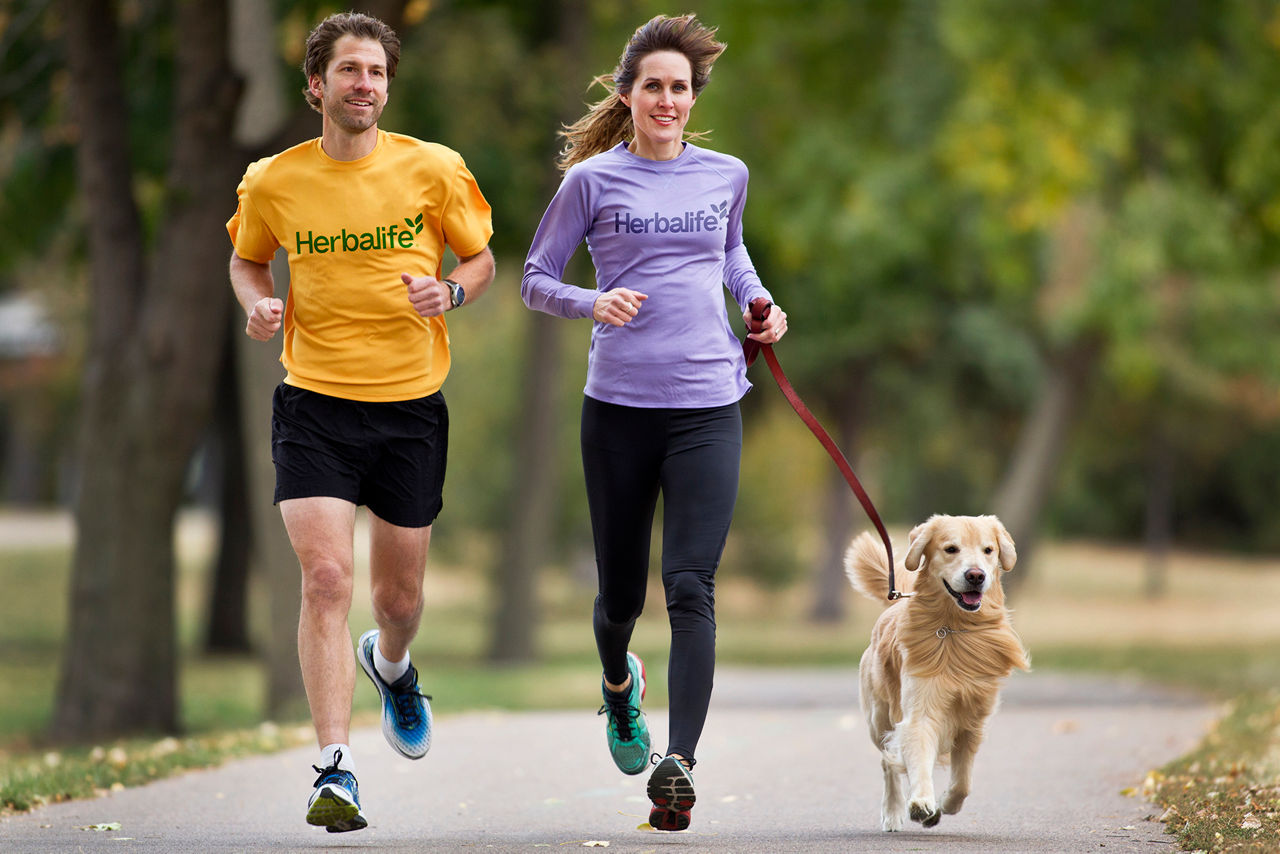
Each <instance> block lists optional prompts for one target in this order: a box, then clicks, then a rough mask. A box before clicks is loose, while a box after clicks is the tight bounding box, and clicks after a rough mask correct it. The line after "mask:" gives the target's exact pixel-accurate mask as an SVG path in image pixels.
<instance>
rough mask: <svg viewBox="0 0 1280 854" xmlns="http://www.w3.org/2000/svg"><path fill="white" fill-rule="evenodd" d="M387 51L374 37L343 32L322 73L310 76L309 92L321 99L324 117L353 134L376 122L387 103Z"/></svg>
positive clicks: (367, 128) (372, 125) (361, 131)
mask: <svg viewBox="0 0 1280 854" xmlns="http://www.w3.org/2000/svg"><path fill="white" fill-rule="evenodd" d="M387 83H388V78H387V55H386V51H384V50H383V49H382V44H381V43H379V42H378V41H376V40H374V39H363V38H359V37H358V36H352V35H346V36H343V37H342V38H340V39H338V40H337V41H336V42H335V43H334V45H333V58H332V59H331V60H330V61H329V66H328V68H326V69H325V73H324V75H323V76H322V75H318V74H314V75H312V77H311V81H310V86H311V92H312V94H313V95H315V96H316V97H317V98H319V99H320V101H321V104H322V107H323V109H324V115H325V118H326V119H328V120H329V121H330V122H332V123H333V124H335V125H336V126H337V127H339V128H341V129H342V130H344V131H347V132H348V133H352V134H358V133H363V132H364V131H367V130H369V128H372V127H374V126H376V125H377V124H378V119H379V117H381V116H382V108H383V107H385V106H386V105H387Z"/></svg>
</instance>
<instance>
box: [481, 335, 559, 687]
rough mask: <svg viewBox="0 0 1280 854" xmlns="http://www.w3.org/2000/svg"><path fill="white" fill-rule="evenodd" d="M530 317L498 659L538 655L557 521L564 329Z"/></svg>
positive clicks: (505, 541) (494, 646)
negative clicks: (543, 576)
mask: <svg viewBox="0 0 1280 854" xmlns="http://www.w3.org/2000/svg"><path fill="white" fill-rule="evenodd" d="M561 323H563V321H562V320H561V319H560V318H558V317H552V316H551V315H548V314H542V313H541V312H535V313H531V314H530V317H529V324H528V336H529V337H528V343H527V345H526V348H525V349H526V355H525V359H524V364H525V365H526V366H528V369H527V371H526V372H525V377H524V380H523V382H522V383H521V388H522V389H523V398H522V400H521V404H520V413H521V415H520V430H519V432H518V433H517V435H516V457H515V459H516V467H515V483H514V489H513V490H512V493H511V501H512V506H511V513H510V514H509V515H508V518H509V519H510V524H509V525H508V526H507V528H506V530H505V531H504V532H503V537H502V550H501V552H500V553H499V557H498V565H497V566H496V567H495V568H494V573H493V577H494V584H495V590H494V594H495V596H494V601H495V607H494V615H493V627H492V630H493V635H492V638H491V641H490V647H489V658H490V659H492V660H493V661H498V662H505V663H510V662H519V661H533V660H535V659H536V658H537V655H538V650H537V624H538V584H537V575H538V570H539V569H540V568H541V567H542V565H543V563H544V562H545V560H546V556H547V544H548V542H549V539H550V538H549V533H550V529H551V525H552V522H553V520H554V518H555V516H554V513H555V506H556V500H555V497H556V492H557V486H558V482H557V478H556V473H557V470H558V466H559V457H558V455H557V454H556V453H555V448H556V446H557V442H556V413H557V412H558V411H559V399H560V395H559V394H558V383H557V379H558V375H559V364H560V358H559V356H560V354H559V350H560V347H559V343H560V324H561Z"/></svg>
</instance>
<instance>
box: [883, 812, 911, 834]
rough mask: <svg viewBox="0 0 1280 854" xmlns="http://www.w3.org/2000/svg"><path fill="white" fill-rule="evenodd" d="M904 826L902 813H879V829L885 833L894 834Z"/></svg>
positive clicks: (904, 817)
mask: <svg viewBox="0 0 1280 854" xmlns="http://www.w3.org/2000/svg"><path fill="white" fill-rule="evenodd" d="M904 824H906V816H904V815H903V814H902V813H900V812H898V813H887V812H882V813H880V829H881V830H883V831H884V832H885V833H896V832H898V831H899V830H902V826H903V825H904Z"/></svg>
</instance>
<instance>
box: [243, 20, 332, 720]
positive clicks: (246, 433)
mask: <svg viewBox="0 0 1280 854" xmlns="http://www.w3.org/2000/svg"><path fill="white" fill-rule="evenodd" d="M231 18H232V19H231V27H232V32H233V34H234V36H233V38H232V42H231V53H232V62H233V63H234V65H235V66H236V70H237V71H238V72H239V73H240V74H241V75H242V76H243V77H244V79H245V95H244V98H243V99H242V101H241V103H240V110H239V113H238V114H237V116H236V129H235V139H236V142H238V143H239V144H240V145H242V146H243V147H245V148H246V149H248V148H253V147H256V146H259V145H263V144H264V143H265V142H266V141H267V140H273V139H276V137H277V134H279V133H280V130H281V128H283V127H285V126H286V123H287V122H288V121H289V119H290V118H291V117H292V116H295V115H296V116H299V128H300V130H302V131H303V132H302V134H301V136H300V138H301V137H302V136H306V135H307V133H308V132H309V134H310V135H313V136H314V135H315V131H316V130H317V129H318V128H319V117H318V116H317V115H316V114H315V113H314V111H312V110H311V109H310V108H309V107H307V106H306V105H305V104H302V105H301V106H299V105H297V104H296V103H295V104H294V105H293V108H292V109H290V104H289V103H288V102H286V101H285V99H284V98H283V96H282V94H281V93H282V91H283V88H284V87H283V86H282V81H281V80H280V74H279V67H278V66H277V65H276V64H275V63H271V62H262V61H261V57H263V56H269V55H271V54H272V52H273V51H274V50H275V49H276V48H275V44H274V41H273V38H272V34H273V33H274V32H275V28H274V25H275V21H274V18H273V13H272V8H271V4H270V3H269V2H268V0H232V5H231ZM308 128H309V131H307V129H308ZM296 141H299V140H289V141H288V144H292V143H293V142H296ZM234 202H235V199H234V197H228V198H227V207H228V210H230V208H231V205H233V204H234ZM226 252H227V255H228V256H229V255H230V252H231V249H230V244H226ZM271 268H272V274H273V276H274V278H275V283H276V296H278V297H280V298H281V299H285V298H287V296H288V289H289V265H288V263H287V262H286V260H285V259H284V257H283V254H282V253H277V258H276V260H274V261H273V262H272V264H271ZM226 293H227V299H228V300H230V301H231V306H232V312H233V314H232V321H231V327H232V333H231V337H232V340H233V341H234V344H233V347H234V349H235V352H236V359H235V361H236V368H237V372H238V374H237V377H238V387H239V394H240V407H239V408H240V417H241V419H242V420H241V427H242V429H241V433H242V438H243V441H244V460H245V512H246V514H247V516H248V519H249V523H248V524H249V529H250V531H251V532H252V534H251V537H250V539H251V542H252V545H251V550H250V556H249V561H250V574H251V575H252V576H253V577H256V578H258V579H261V581H262V584H263V587H264V589H265V593H266V596H265V600H266V601H265V608H263V609H262V612H261V613H257V614H251V615H250V621H251V623H252V624H253V626H254V631H253V634H254V635H256V636H257V637H258V639H259V643H260V646H261V649H262V655H263V659H264V661H265V663H266V683H267V686H266V687H267V690H266V697H267V708H266V710H265V711H266V715H267V716H268V717H269V718H271V719H273V720H291V719H294V718H297V717H302V716H305V714H306V693H305V692H304V690H303V687H302V672H301V670H300V669H299V668H298V613H299V611H300V610H301V604H302V581H301V576H300V574H299V571H298V560H297V558H296V557H295V556H294V553H293V545H292V544H291V543H290V542H289V534H288V532H287V531H286V530H285V527H284V522H283V520H282V519H281V518H280V512H279V511H278V510H276V507H275V503H274V501H273V500H272V496H273V494H274V492H275V466H274V464H273V463H272V462H271V396H272V394H273V392H274V391H275V388H276V386H277V385H279V384H280V381H281V380H283V379H284V366H283V365H281V364H280V346H281V345H280V341H279V339H278V338H277V339H275V340H274V341H272V342H270V343H267V344H263V343H261V342H258V341H254V340H253V339H251V338H249V337H248V336H247V335H245V334H244V324H245V319H244V312H243V311H242V310H241V308H240V306H239V305H238V304H237V303H236V302H235V299H234V297H233V295H232V291H231V288H230V286H229V285H228V286H227V288H226Z"/></svg>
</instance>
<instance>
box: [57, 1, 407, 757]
mask: <svg viewBox="0 0 1280 854" xmlns="http://www.w3.org/2000/svg"><path fill="white" fill-rule="evenodd" d="M404 5H405V4H404V3H403V2H393V0H387V2H382V3H373V4H370V7H371V8H370V9H369V11H370V12H371V13H373V14H380V15H381V17H383V18H384V19H385V20H387V21H388V23H391V24H392V26H397V25H399V24H400V21H401V13H402V12H403V9H404ZM169 11H170V10H169V9H168V7H167V6H166V5H165V4H159V5H157V6H156V7H152V6H148V5H145V4H144V5H142V6H136V7H129V8H128V9H125V10H117V9H116V8H115V5H114V4H113V3H111V2H109V0H87V2H83V3H79V2H76V3H70V2H69V3H66V4H65V6H64V7H63V8H62V22H63V26H64V27H65V43H66V54H67V57H68V67H69V74H70V88H71V92H72V96H73V97H72V104H73V108H74V112H73V114H72V115H73V117H74V122H75V127H76V130H77V133H78V135H79V138H78V145H77V154H78V158H77V167H78V179H79V185H80V192H81V196H82V198H83V201H84V207H85V219H86V229H87V232H88V236H89V244H88V245H89V280H90V289H91V295H92V308H93V318H92V333H91V338H90V348H89V353H88V356H87V364H86V369H85V382H84V388H83V393H82V414H81V424H82V431H81V444H80V451H81V468H80V473H81V474H80V482H79V488H78V492H77V496H76V502H75V516H76V524H77V541H76V550H75V557H74V565H73V580H72V591H71V616H70V620H69V624H70V625H71V627H72V628H71V634H70V637H69V639H68V643H67V646H66V651H65V655H64V662H63V668H62V675H61V681H60V685H59V691H58V703H57V707H56V708H57V711H56V714H55V720H54V724H53V731H54V732H55V733H62V734H66V733H74V734H75V737H76V738H86V737H98V736H103V735H110V734H116V733H121V732H130V731H138V730H156V729H158V730H165V731H172V730H174V729H176V728H177V725H178V720H177V705H176V656H175V645H176V637H175V631H174V577H173V568H174V567H173V545H172V543H173V524H174V519H175V514H176V510H177V507H178V505H179V503H180V501H181V499H182V496H183V487H184V481H185V477H186V471H187V467H188V464H189V461H190V459H191V456H192V453H193V452H194V450H195V448H196V446H197V443H198V441H199V439H200V437H201V436H202V435H203V433H204V431H205V428H206V425H207V424H208V421H209V413H210V408H211V405H212V400H213V391H214V388H215V386H216V382H215V380H216V377H217V373H218V366H219V363H220V360H221V359H222V354H223V352H224V350H225V347H226V345H227V342H228V338H227V329H228V328H229V310H230V307H231V301H230V300H229V298H228V294H229V290H230V289H229V285H228V283H227V278H226V263H227V258H228V255H229V251H228V249H227V241H226V236H225V228H224V224H225V221H226V219H227V216H228V213H227V212H228V210H229V209H230V207H231V204H232V200H233V199H234V190H235V186H236V183H237V181H238V180H239V177H240V175H241V173H242V172H243V169H244V167H245V165H246V164H247V163H248V162H249V160H250V159H251V158H252V157H253V154H252V153H251V152H250V151H248V150H246V149H245V148H242V147H240V146H238V145H237V144H236V141H235V139H233V132H234V128H235V126H236V125H235V121H236V111H237V107H238V103H239V98H240V95H241V86H240V82H239V79H238V77H237V76H236V74H235V73H234V71H233V69H232V67H231V64H230V57H229V47H228V46H229V21H228V4H227V2H226V0H220V2H210V3H200V4H196V3H182V4H178V5H177V8H176V9H174V10H173V16H172V18H170V17H169V15H168V13H169ZM304 32H305V30H304ZM122 37H123V38H124V39H125V40H127V41H128V42H129V46H130V48H131V49H130V50H129V51H127V53H128V55H129V57H130V60H131V61H130V62H128V63H126V62H125V61H124V60H123V56H124V54H125V52H124V51H122V50H121V47H120V42H121V40H122ZM166 48H171V50H172V53H169V52H168V50H166ZM126 75H143V76H144V77H146V76H148V75H149V78H148V82H149V83H150V84H151V88H150V89H148V90H147V92H148V94H150V95H154V96H155V97H154V99H153V100H150V101H146V102H144V103H143V104H141V105H138V104H133V105H131V104H130V103H129V102H128V101H127V99H126V97H125V92H126ZM136 82H137V81H133V80H130V83H136ZM170 86H171V88H170ZM131 91H132V89H131ZM165 94H168V95H169V96H170V97H171V100H169V101H168V102H166V101H165V100H164V98H162V97H160V96H163V95H165ZM131 106H132V107H133V109H131ZM139 106H141V107H144V108H145V109H142V110H140V109H138V107H139ZM310 112H311V111H310V110H309V108H306V107H299V108H298V110H296V111H295V112H294V114H293V115H294V116H295V117H297V116H303V115H306V116H307V118H306V119H304V118H296V119H295V121H294V122H293V123H291V124H286V125H285V130H284V131H283V132H282V133H284V134H289V133H295V132H297V131H294V130H293V129H294V128H295V127H297V128H308V127H309V128H310V129H311V131H310V133H311V134H314V127H315V122H314V118H312V117H310ZM132 117H136V118H137V123H136V124H134V123H133V122H131V118H132ZM308 119H309V120H308ZM162 129H164V130H162ZM302 133H303V134H306V131H305V130H303V131H302ZM275 142H276V143H277V144H283V143H282V142H281V141H280V140H279V139H277V140H275ZM131 144H132V151H131ZM271 150H272V151H274V150H276V149H275V148H274V147H273V148H272V149H271ZM149 186H150V187H152V188H153V195H152V196H146V197H144V200H143V201H139V195H138V192H137V190H136V189H135V188H136V187H143V188H147V187H149ZM213 199H222V200H225V202H224V204H211V203H210V200H213ZM124 531H128V532H129V536H122V532H124ZM289 565H290V567H292V561H290V564H289ZM295 581H296V580H295ZM139 615H147V618H146V619H139V618H138V616H139ZM292 648H293V645H292V643H290V644H289V650H290V657H291V655H292Z"/></svg>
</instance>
